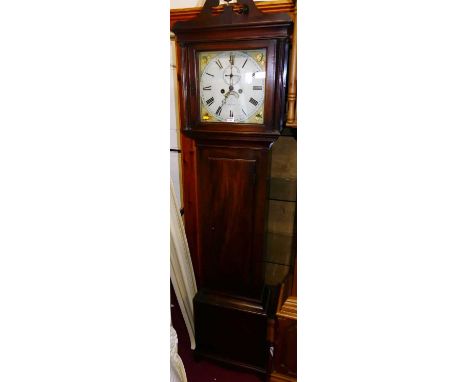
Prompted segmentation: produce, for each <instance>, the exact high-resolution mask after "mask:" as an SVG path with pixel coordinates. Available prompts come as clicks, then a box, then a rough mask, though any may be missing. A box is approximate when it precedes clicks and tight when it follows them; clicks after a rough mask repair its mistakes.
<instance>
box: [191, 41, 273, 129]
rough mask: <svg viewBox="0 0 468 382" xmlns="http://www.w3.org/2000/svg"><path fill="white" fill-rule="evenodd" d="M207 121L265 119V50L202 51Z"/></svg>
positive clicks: (201, 78) (203, 111) (203, 110)
mask: <svg viewBox="0 0 468 382" xmlns="http://www.w3.org/2000/svg"><path fill="white" fill-rule="evenodd" d="M199 59H200V60H199V62H200V75H199V81H200V86H199V88H200V111H201V120H202V121H204V122H237V123H263V103H264V99H265V50H264V49H263V50H256V51H224V52H202V53H199Z"/></svg>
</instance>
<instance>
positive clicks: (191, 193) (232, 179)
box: [172, 0, 293, 373]
mask: <svg viewBox="0 0 468 382" xmlns="http://www.w3.org/2000/svg"><path fill="white" fill-rule="evenodd" d="M243 3H246V4H248V6H249V12H248V14H242V15H241V14H237V13H236V12H235V11H234V10H233V7H231V6H227V7H224V10H223V13H221V14H220V15H219V16H213V15H212V14H211V11H210V8H211V7H212V6H217V5H219V1H215V0H207V1H206V3H205V6H204V8H203V10H202V12H201V13H200V15H199V16H198V17H196V18H195V19H193V20H189V21H186V22H179V23H176V24H175V25H174V27H173V28H172V30H173V32H174V33H175V35H176V42H177V46H178V80H179V95H180V102H179V105H180V121H181V131H182V132H183V134H184V135H185V137H184V140H186V141H185V142H189V141H187V140H191V141H192V142H191V143H189V144H188V143H187V147H190V150H191V151H190V150H187V152H184V149H183V152H182V158H183V162H184V163H183V171H185V174H184V173H183V176H184V178H185V180H184V192H183V193H184V199H186V200H188V201H190V202H191V203H187V204H185V202H184V205H185V207H186V208H185V207H184V208H185V216H184V217H185V221H186V231H187V232H188V234H187V237H188V239H189V247H190V248H191V252H192V261H193V264H194V270H195V275H196V279H197V284H198V293H197V295H196V296H195V298H194V311H195V336H196V343H197V345H196V353H197V354H199V355H204V356H207V357H210V358H212V359H215V360H219V361H223V362H226V363H229V364H231V365H236V366H240V367H244V368H248V369H253V370H256V371H258V372H261V373H266V372H268V360H269V346H270V344H269V340H268V339H267V327H268V320H269V318H272V313H273V315H274V308H275V305H276V301H275V298H274V295H275V292H274V290H272V289H271V288H269V287H268V286H267V285H265V277H264V274H263V268H264V264H263V260H264V255H265V248H266V231H267V216H268V193H269V191H268V184H269V177H270V163H271V146H272V144H273V143H274V142H275V141H276V140H277V139H278V137H279V136H280V133H281V130H282V128H283V126H284V124H285V107H286V90H287V89H286V87H287V64H288V52H289V44H290V37H291V32H292V25H293V23H292V20H291V18H290V17H289V16H288V15H286V14H275V15H271V14H270V15H267V14H262V13H261V12H260V11H258V9H257V8H256V6H255V4H254V2H253V1H252V0H243ZM259 49H265V51H266V54H265V55H266V60H265V63H266V67H265V69H266V70H265V71H266V78H265V97H264V109H263V123H262V124H252V123H233V122H221V121H220V122H209V123H207V122H203V121H202V120H201V119H200V88H199V86H200V85H199V70H200V68H199V60H198V54H199V53H201V52H208V51H213V52H217V51H229V50H232V51H248V50H259ZM188 158H190V162H188V161H187V160H188ZM187 170H189V171H190V172H188V171H187Z"/></svg>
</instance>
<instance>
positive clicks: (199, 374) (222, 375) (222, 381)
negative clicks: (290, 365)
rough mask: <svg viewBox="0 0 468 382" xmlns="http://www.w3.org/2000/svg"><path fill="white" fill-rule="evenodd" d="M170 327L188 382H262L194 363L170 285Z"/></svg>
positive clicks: (203, 362)
mask: <svg viewBox="0 0 468 382" xmlns="http://www.w3.org/2000/svg"><path fill="white" fill-rule="evenodd" d="M171 304H172V305H174V307H172V308H171V319H172V326H173V327H174V329H175V330H176V332H177V337H178V338H179V355H180V358H182V361H183V362H184V367H185V372H186V374H187V381H188V382H214V381H215V382H262V381H264V379H262V378H261V377H260V376H258V375H256V374H252V373H249V372H243V371H239V370H234V369H229V368H227V367H223V366H221V365H219V364H216V363H213V362H211V361H208V360H200V361H195V359H194V357H193V351H192V350H191V349H190V339H189V336H188V332H187V328H186V327H185V323H184V319H183V317H182V313H181V311H180V308H179V304H178V303H177V299H176V296H175V293H174V290H173V289H172V285H171Z"/></svg>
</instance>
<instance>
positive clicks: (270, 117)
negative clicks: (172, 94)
mask: <svg viewBox="0 0 468 382" xmlns="http://www.w3.org/2000/svg"><path fill="white" fill-rule="evenodd" d="M260 49H266V59H265V61H266V75H265V97H264V123H263V124H254V123H230V122H202V121H201V118H200V108H199V104H200V99H199V94H200V82H199V80H198V79H199V72H200V68H199V60H198V59H197V57H198V53H200V52H209V51H248V50H260ZM277 49H278V43H277V41H275V40H249V41H235V42H229V43H226V42H217V43H199V44H194V45H190V46H189V47H187V58H188V62H189V63H190V64H189V66H188V78H187V82H188V84H189V87H190V92H189V94H188V99H187V101H188V102H187V123H186V125H185V129H186V130H198V131H200V130H203V131H206V132H208V131H210V132H220V131H233V130H234V131H235V132H250V133H260V134H265V133H269V134H272V133H273V134H277V133H278V132H279V130H280V126H281V124H280V120H279V119H278V118H275V117H278V116H275V115H274V110H275V107H274V105H275V94H281V93H282V92H277V91H276V68H275V64H276V56H277ZM280 82H281V83H280V84H278V85H279V86H282V85H283V86H284V84H285V83H286V81H280ZM278 103H279V104H278V107H279V106H280V104H281V100H278Z"/></svg>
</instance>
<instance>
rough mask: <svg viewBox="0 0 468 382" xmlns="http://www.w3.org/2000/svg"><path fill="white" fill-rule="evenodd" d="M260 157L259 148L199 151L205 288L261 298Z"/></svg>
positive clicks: (201, 234) (263, 206)
mask: <svg viewBox="0 0 468 382" xmlns="http://www.w3.org/2000/svg"><path fill="white" fill-rule="evenodd" d="M243 154H244V155H243ZM245 154H248V155H245ZM262 159H263V158H262V153H261V152H255V153H253V155H252V153H247V152H244V151H242V150H240V149H219V148H205V149H202V150H200V162H199V166H200V175H199V206H200V224H199V227H200V231H201V232H200V237H201V241H200V244H201V252H202V254H203V255H202V256H201V258H202V263H203V264H202V269H203V272H202V273H203V285H202V286H203V287H205V288H208V289H213V290H217V291H222V292H227V293H230V294H234V295H239V296H246V297H252V298H258V297H259V296H260V290H261V285H262V277H261V263H260V261H261V258H262V255H263V253H262V252H263V234H262V232H260V234H259V231H262V230H263V229H264V224H259V222H263V221H264V219H263V214H264V208H265V203H264V201H263V202H262V200H264V199H265V197H263V198H262V197H261V194H260V193H259V173H260V170H261V169H262V166H263V160H262ZM262 178H263V177H261V178H260V180H261V179H262ZM264 182H265V181H264ZM259 198H260V200H259ZM259 202H260V203H259ZM259 214H260V215H262V219H258V215H259ZM259 252H260V253H259Z"/></svg>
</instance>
